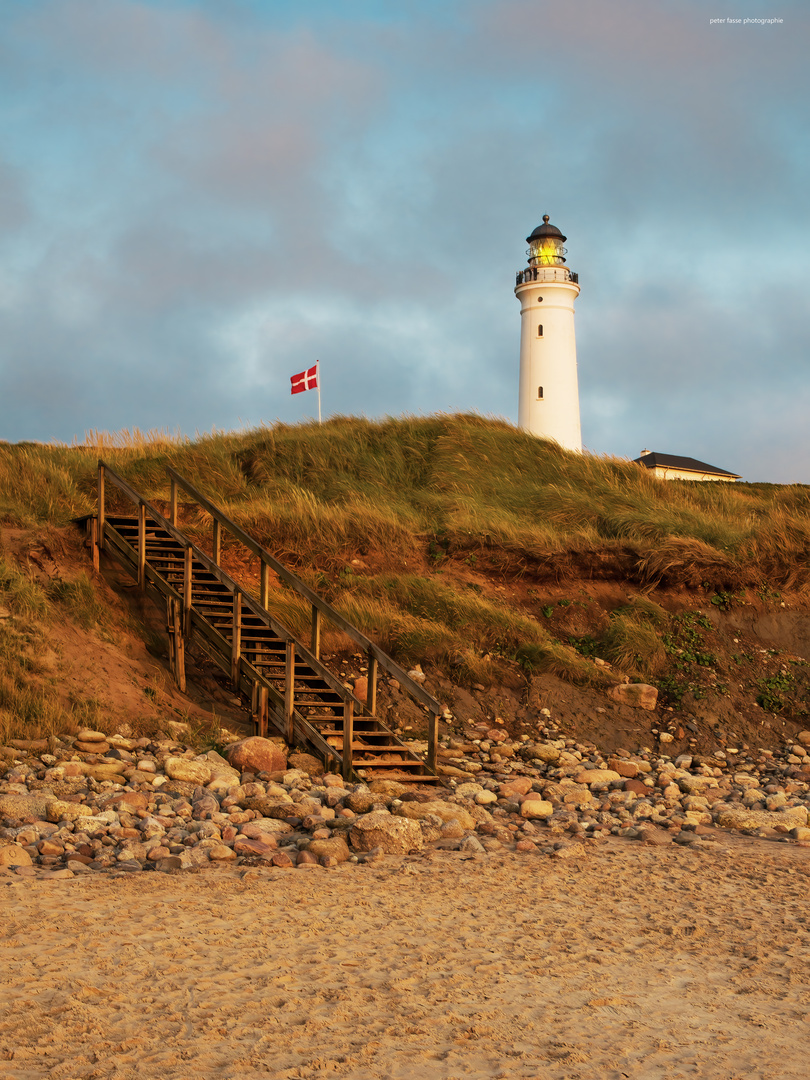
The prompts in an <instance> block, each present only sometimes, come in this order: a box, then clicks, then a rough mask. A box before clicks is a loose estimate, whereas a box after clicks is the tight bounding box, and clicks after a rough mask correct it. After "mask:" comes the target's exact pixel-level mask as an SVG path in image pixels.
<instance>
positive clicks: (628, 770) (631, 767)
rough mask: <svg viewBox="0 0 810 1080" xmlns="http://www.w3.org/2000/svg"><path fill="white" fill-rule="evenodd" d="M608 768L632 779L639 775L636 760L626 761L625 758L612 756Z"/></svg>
mask: <svg viewBox="0 0 810 1080" xmlns="http://www.w3.org/2000/svg"><path fill="white" fill-rule="evenodd" d="M608 768H609V769H612V770H613V772H617V773H618V774H619V776H624V777H625V778H626V779H627V780H632V779H634V778H635V777H636V776H638V765H636V763H635V761H625V760H624V759H623V758H616V757H612V758H609V759H608Z"/></svg>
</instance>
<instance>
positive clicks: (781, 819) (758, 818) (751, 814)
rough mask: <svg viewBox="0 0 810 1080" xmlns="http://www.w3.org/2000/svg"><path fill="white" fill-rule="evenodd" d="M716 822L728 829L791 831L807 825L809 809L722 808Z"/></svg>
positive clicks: (800, 807)
mask: <svg viewBox="0 0 810 1080" xmlns="http://www.w3.org/2000/svg"><path fill="white" fill-rule="evenodd" d="M714 819H715V822H716V823H717V824H718V825H722V826H723V828H726V829H775V828H777V827H779V826H781V827H783V828H785V829H787V830H790V829H794V828H796V826H797V825H806V824H807V807H806V806H790V807H785V809H784V810H773V811H772V810H749V809H748V808H747V807H745V806H721V807H719V808H718V810H717V812H716V814H715V818H714Z"/></svg>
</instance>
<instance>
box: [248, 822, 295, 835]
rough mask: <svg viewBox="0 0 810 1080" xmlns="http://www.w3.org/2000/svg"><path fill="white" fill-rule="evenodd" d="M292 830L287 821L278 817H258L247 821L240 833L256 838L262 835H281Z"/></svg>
mask: <svg viewBox="0 0 810 1080" xmlns="http://www.w3.org/2000/svg"><path fill="white" fill-rule="evenodd" d="M292 831H293V828H292V825H290V824H289V822H286V821H281V820H280V819H279V818H259V819H258V821H249V822H247V824H245V825H243V826H242V835H243V836H249V837H250V838H251V839H252V840H257V839H259V837H264V836H283V835H285V834H286V833H291V832H292Z"/></svg>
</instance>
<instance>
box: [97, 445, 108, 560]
mask: <svg viewBox="0 0 810 1080" xmlns="http://www.w3.org/2000/svg"><path fill="white" fill-rule="evenodd" d="M106 521H107V514H106V510H105V506H104V463H103V462H101V461H100V462H99V463H98V550H99V551H103V550H104V526H105V524H106Z"/></svg>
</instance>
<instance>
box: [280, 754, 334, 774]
mask: <svg viewBox="0 0 810 1080" xmlns="http://www.w3.org/2000/svg"><path fill="white" fill-rule="evenodd" d="M289 764H290V766H291V767H292V768H293V769H299V770H300V771H301V772H304V773H306V774H307V776H312V777H318V776H323V762H321V761H320V760H319V759H318V758H316V757H315V756H314V755H313V754H304V753H302V752H301V751H299V752H298V753H295V754H290V757H289ZM284 768H286V765H285V766H284ZM271 771H275V770H271ZM279 771H280V770H279Z"/></svg>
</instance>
